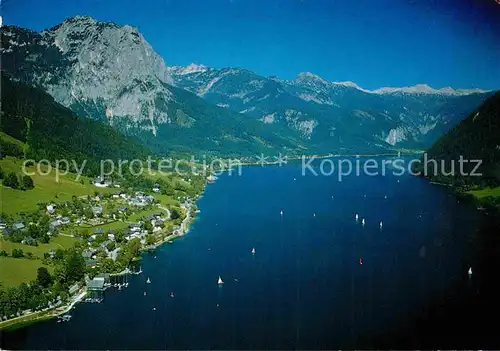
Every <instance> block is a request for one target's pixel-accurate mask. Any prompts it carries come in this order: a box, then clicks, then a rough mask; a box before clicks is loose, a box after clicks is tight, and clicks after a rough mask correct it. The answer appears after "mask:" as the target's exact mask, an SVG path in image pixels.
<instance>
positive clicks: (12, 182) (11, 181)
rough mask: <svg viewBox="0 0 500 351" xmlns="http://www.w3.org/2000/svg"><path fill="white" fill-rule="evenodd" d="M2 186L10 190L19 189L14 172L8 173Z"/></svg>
mask: <svg viewBox="0 0 500 351" xmlns="http://www.w3.org/2000/svg"><path fill="white" fill-rule="evenodd" d="M3 185H5V186H8V187H10V188H12V189H18V188H19V180H18V179H17V175H16V174H15V173H14V172H10V173H9V174H8V175H7V177H6V178H5V179H4V181H3Z"/></svg>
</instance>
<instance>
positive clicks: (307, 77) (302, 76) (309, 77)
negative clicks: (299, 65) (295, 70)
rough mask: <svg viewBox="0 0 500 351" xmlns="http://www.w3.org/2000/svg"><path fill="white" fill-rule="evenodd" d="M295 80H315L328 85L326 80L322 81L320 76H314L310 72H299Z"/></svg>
mask: <svg viewBox="0 0 500 351" xmlns="http://www.w3.org/2000/svg"><path fill="white" fill-rule="evenodd" d="M296 79H297V80H317V81H320V82H322V83H328V81H327V80H326V79H323V78H321V77H320V76H318V75H317V74H314V73H311V72H300V73H299V74H298V75H297V78H296Z"/></svg>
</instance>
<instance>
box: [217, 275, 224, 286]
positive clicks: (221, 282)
mask: <svg viewBox="0 0 500 351" xmlns="http://www.w3.org/2000/svg"><path fill="white" fill-rule="evenodd" d="M217 284H219V285H221V284H224V282H223V281H222V278H221V277H220V275H219V280H217Z"/></svg>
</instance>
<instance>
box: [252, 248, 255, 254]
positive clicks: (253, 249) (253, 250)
mask: <svg viewBox="0 0 500 351" xmlns="http://www.w3.org/2000/svg"><path fill="white" fill-rule="evenodd" d="M252 255H255V247H253V248H252Z"/></svg>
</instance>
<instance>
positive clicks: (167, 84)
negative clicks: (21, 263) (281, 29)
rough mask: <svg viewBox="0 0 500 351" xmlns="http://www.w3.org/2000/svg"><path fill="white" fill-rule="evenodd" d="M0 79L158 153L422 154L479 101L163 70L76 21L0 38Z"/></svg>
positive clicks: (244, 74) (136, 42)
mask: <svg viewBox="0 0 500 351" xmlns="http://www.w3.org/2000/svg"><path fill="white" fill-rule="evenodd" d="M1 43H2V46H1V48H0V51H1V54H2V70H4V71H5V72H7V73H8V74H9V75H10V76H11V77H13V78H14V79H17V80H19V81H22V82H24V83H27V84H29V85H33V86H36V87H39V88H42V89H43V90H45V91H46V92H48V93H49V94H50V95H52V96H53V97H54V99H55V101H56V102H58V103H60V104H62V105H63V106H66V107H68V108H70V109H71V110H72V111H74V112H75V113H76V114H77V115H78V116H80V117H90V118H92V119H94V120H98V121H100V122H102V123H105V124H108V125H110V126H113V127H114V128H116V129H117V130H119V131H121V132H122V133H124V134H126V135H129V136H133V137H136V138H139V139H140V140H142V141H143V142H144V143H145V144H146V145H147V146H148V147H150V148H151V149H153V150H154V151H156V152H159V153H169V152H181V153H184V152H189V153H192V152H200V153H205V154H214V155H215V154H216V155H221V154H222V155H238V156H241V155H244V156H250V155H256V154H260V153H266V154H277V153H278V152H284V153H287V154H291V153H293V154H302V153H308V154H312V153H320V154H326V153H332V152H333V153H361V152H374V151H382V150H391V149H394V148H424V147H426V146H428V145H430V144H431V143H432V142H433V141H434V140H435V139H436V138H437V137H438V136H439V135H441V134H442V133H444V132H446V131H447V130H449V129H450V128H452V127H453V126H454V125H455V124H456V123H458V121H460V120H461V119H463V118H464V116H466V115H467V114H468V113H469V112H470V111H472V110H473V109H474V108H476V107H477V106H478V105H479V104H480V103H481V102H482V101H484V100H485V99H486V98H487V97H488V96H489V95H490V93H487V92H483V91H478V90H477V91H476V90H470V91H469V90H453V89H451V88H444V89H439V90H436V89H432V88H430V87H428V86H425V85H422V86H416V87H406V88H382V89H378V90H375V91H369V90H366V89H362V88H360V87H359V86H357V85H356V84H354V83H351V82H329V81H326V80H324V79H322V78H321V77H318V76H316V75H314V74H311V73H301V74H299V75H298V76H297V78H296V79H293V80H282V79H279V78H276V77H262V76H259V75H258V74H256V73H254V72H251V71H249V70H245V69H237V68H225V69H214V68H209V67H206V66H203V65H194V64H193V65H189V66H186V67H168V66H167V65H166V64H165V62H164V61H163V59H162V58H161V57H160V56H159V55H158V54H157V53H156V52H155V51H154V50H153V49H152V48H151V46H150V45H149V44H148V43H147V41H146V40H145V39H144V37H143V36H142V35H141V34H140V33H139V32H138V31H137V29H135V28H133V27H130V26H119V25H116V24H114V23H104V22H99V21H96V20H94V19H92V18H90V17H83V16H77V17H73V18H70V19H67V20H66V21H64V22H63V23H61V24H59V25H57V26H55V27H52V28H50V29H47V30H44V31H41V32H34V31H31V30H27V29H22V28H18V27H14V26H7V27H2V28H1Z"/></svg>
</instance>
